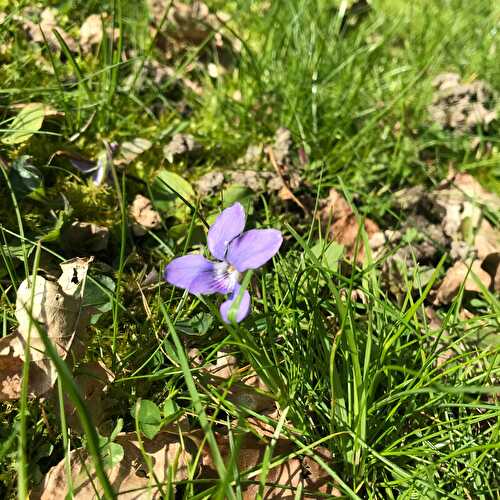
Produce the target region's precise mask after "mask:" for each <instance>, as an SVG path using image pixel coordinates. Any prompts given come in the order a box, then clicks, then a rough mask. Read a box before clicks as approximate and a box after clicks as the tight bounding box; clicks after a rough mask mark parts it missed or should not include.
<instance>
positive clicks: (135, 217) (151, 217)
mask: <svg viewBox="0 0 500 500" xmlns="http://www.w3.org/2000/svg"><path fill="white" fill-rule="evenodd" d="M129 213H130V218H131V219H132V232H133V233H134V234H135V236H144V235H145V234H147V233H148V231H149V230H151V229H157V228H159V227H160V225H161V217H160V214H159V213H158V212H157V211H156V210H155V209H154V208H153V204H152V203H151V200H150V199H149V198H146V197H145V196H142V194H138V195H136V197H135V198H134V201H133V202H132V205H130V208H129Z"/></svg>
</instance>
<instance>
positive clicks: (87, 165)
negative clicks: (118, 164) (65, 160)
mask: <svg viewBox="0 0 500 500" xmlns="http://www.w3.org/2000/svg"><path fill="white" fill-rule="evenodd" d="M69 161H70V163H71V165H73V167H75V168H76V169H78V170H80V172H83V173H84V174H89V173H91V172H94V171H95V170H97V165H96V163H95V161H90V160H85V159H77V158H70V159H69Z"/></svg>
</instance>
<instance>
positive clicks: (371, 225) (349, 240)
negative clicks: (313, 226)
mask: <svg viewBox="0 0 500 500" xmlns="http://www.w3.org/2000/svg"><path fill="white" fill-rule="evenodd" d="M320 219H321V222H322V223H323V224H324V225H327V224H330V226H329V228H328V234H329V237H330V238H331V239H332V240H334V241H336V242H337V243H340V244H341V245H344V247H345V249H346V255H347V256H348V257H351V258H352V257H353V256H354V250H355V247H356V240H357V238H358V233H359V224H358V221H357V219H356V215H355V214H354V212H353V211H352V209H351V207H350V206H349V204H348V203H347V201H346V200H345V199H344V197H343V196H342V195H341V194H340V193H339V192H338V191H337V190H336V189H333V188H332V189H330V193H329V195H328V198H327V199H326V200H324V201H323V203H322V208H321V211H320ZM364 227H365V231H366V234H367V237H368V240H370V239H372V237H374V236H375V235H377V234H378V233H379V232H380V228H379V227H378V225H377V224H376V223H375V222H374V221H372V220H371V219H368V218H367V219H365V221H364ZM375 240H376V239H375ZM364 254H365V252H364V246H363V243H362V241H361V240H360V241H359V250H358V254H357V260H358V261H360V262H362V261H363V258H364Z"/></svg>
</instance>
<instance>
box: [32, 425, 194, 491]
mask: <svg viewBox="0 0 500 500" xmlns="http://www.w3.org/2000/svg"><path fill="white" fill-rule="evenodd" d="M115 443H117V444H119V445H121V446H122V447H123V452H124V456H123V459H122V460H121V462H120V463H119V464H117V465H115V466H113V467H112V468H111V469H110V470H108V471H107V473H108V477H109V480H110V482H111V485H112V487H113V488H114V490H115V492H116V494H117V495H118V496H119V498H120V499H123V500H137V499H139V498H140V499H148V500H150V499H161V498H163V496H162V491H160V489H159V488H158V484H157V481H158V482H159V483H160V484H163V485H166V484H168V481H169V480H170V481H172V480H173V481H176V482H177V481H182V480H185V479H187V478H188V475H189V470H188V468H189V466H190V465H192V463H194V456H195V454H196V447H195V445H194V443H193V442H192V441H191V440H190V439H189V437H188V436H185V437H184V438H183V440H182V442H181V441H180V439H179V437H177V436H174V435H173V434H170V433H166V432H161V433H159V434H158V435H157V436H156V437H155V438H154V439H146V438H143V439H142V446H143V449H144V452H145V454H146V457H145V456H144V455H143V454H142V452H141V446H140V444H139V442H138V440H137V435H136V434H135V433H133V432H131V433H123V434H119V435H118V436H117V438H116V440H115ZM186 448H189V451H188V450H187V449H186ZM148 462H149V464H151V467H149V465H148ZM70 464H71V483H72V487H73V498H75V500H92V499H95V500H98V499H99V498H101V495H102V494H103V491H102V490H101V488H100V484H99V481H98V480H97V477H96V474H95V471H94V468H93V463H92V459H91V458H90V457H89V456H88V453H87V451H86V450H85V449H83V448H79V449H77V450H73V451H72V452H71V454H70ZM171 473H172V476H170V474H171ZM68 491H69V490H68V477H67V476H66V460H65V459H64V458H63V459H62V460H61V462H59V463H58V464H57V465H56V466H55V467H52V469H50V470H49V472H48V473H47V475H46V476H45V479H44V482H43V485H42V487H41V489H40V492H39V493H38V495H35V498H39V499H40V500H64V499H65V498H66V495H67V493H68Z"/></svg>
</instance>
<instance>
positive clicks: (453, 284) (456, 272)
mask: <svg viewBox="0 0 500 500" xmlns="http://www.w3.org/2000/svg"><path fill="white" fill-rule="evenodd" d="M474 275H475V277H476V278H474ZM476 280H479V281H480V282H481V283H482V284H483V286H484V287H486V288H489V287H490V284H491V277H490V275H489V274H488V273H487V272H486V271H484V269H482V268H481V261H480V260H475V261H474V262H473V263H472V266H471V267H470V272H469V266H468V265H467V264H466V263H465V262H461V261H458V262H455V264H454V265H453V266H452V267H450V269H448V271H447V273H446V276H445V278H444V280H443V281H442V282H441V284H440V285H439V288H438V290H437V293H436V299H435V304H449V303H450V302H452V301H453V299H454V298H455V297H456V295H457V294H458V291H459V290H460V287H461V286H462V283H464V281H465V284H464V290H465V291H467V292H480V291H481V287H480V286H479V285H478V283H477V281H476Z"/></svg>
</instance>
